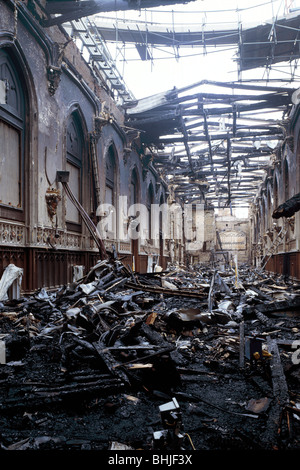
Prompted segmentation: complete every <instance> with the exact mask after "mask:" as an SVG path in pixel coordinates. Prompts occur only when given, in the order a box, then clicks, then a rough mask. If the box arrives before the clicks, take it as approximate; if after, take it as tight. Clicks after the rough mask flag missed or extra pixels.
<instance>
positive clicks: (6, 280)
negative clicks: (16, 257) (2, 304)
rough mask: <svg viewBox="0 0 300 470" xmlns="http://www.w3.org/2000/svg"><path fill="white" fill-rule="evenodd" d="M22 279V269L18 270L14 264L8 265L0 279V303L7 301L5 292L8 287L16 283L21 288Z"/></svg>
mask: <svg viewBox="0 0 300 470" xmlns="http://www.w3.org/2000/svg"><path fill="white" fill-rule="evenodd" d="M22 277H23V269H22V268H18V267H17V266H15V265H14V264H9V265H8V266H7V267H6V268H5V270H4V272H3V274H2V277H1V279H0V301H1V300H5V299H7V291H8V289H9V288H10V286H11V285H12V284H13V283H14V282H15V281H17V282H18V285H19V286H21V283H22Z"/></svg>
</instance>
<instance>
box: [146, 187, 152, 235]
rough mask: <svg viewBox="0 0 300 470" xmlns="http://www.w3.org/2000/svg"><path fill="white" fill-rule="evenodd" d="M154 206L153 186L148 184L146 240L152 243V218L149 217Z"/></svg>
mask: <svg viewBox="0 0 300 470" xmlns="http://www.w3.org/2000/svg"><path fill="white" fill-rule="evenodd" d="M153 204H154V190H153V184H152V183H150V184H149V187H148V194H147V210H148V239H149V241H152V217H151V208H152V205H153Z"/></svg>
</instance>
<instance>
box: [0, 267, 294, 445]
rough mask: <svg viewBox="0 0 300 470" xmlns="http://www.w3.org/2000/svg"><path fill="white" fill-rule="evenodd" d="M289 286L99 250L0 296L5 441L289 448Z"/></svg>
mask: <svg viewBox="0 0 300 470" xmlns="http://www.w3.org/2000/svg"><path fill="white" fill-rule="evenodd" d="M299 294H300V286H299V284H298V283H297V282H295V281H292V280H290V279H284V278H283V277H282V276H275V275H271V274H270V273H266V272H264V271H261V270H258V269H257V270H255V269H253V268H250V267H248V266H240V267H239V268H238V270H237V269H233V268H232V267H230V266H228V267H227V268H226V269H223V270H219V269H218V267H217V266H211V267H208V266H197V267H193V268H182V267H178V266H177V267H170V268H169V270H168V271H165V272H157V273H149V274H137V273H133V272H132V271H131V270H130V268H129V267H125V266H124V265H123V264H122V263H121V262H120V261H119V260H113V261H112V260H109V261H108V260H104V261H99V263H97V264H96V265H95V266H94V267H93V269H91V271H90V272H89V273H87V275H86V276H85V277H84V278H82V279H80V280H79V281H77V282H74V283H73V284H72V285H68V286H64V287H62V288H59V289H56V290H54V291H53V290H52V291H51V290H46V289H40V290H38V291H37V292H35V293H34V294H31V295H27V296H26V295H24V296H23V297H21V298H19V299H17V300H9V299H8V298H7V297H6V299H4V300H2V301H1V302H0V362H1V363H0V422H1V425H0V444H1V449H2V450H3V451H5V450H15V449H16V450H23V449H24V450H27V449H29V450H36V449H38V450H44V449H45V450H49V449H50V450H55V449H60V450H64V449H76V450H77V449H80V450H82V449H87V450H89V449H91V450H111V449H142V450H143V449H144V450H153V449H160V450H174V449H176V450H178V449H181V450H197V449H199V450H206V449H207V450H212V449H214V450H218V449H220V450H224V449H226V450H236V449H248V450H257V449H258V450H264V449H267V450H271V449H292V450H294V449H298V448H299V430H300V422H299V419H300V370H299V362H300V352H299V350H300V329H299V306H300V298H299Z"/></svg>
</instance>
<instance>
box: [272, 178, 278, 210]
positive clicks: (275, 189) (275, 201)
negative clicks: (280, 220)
mask: <svg viewBox="0 0 300 470" xmlns="http://www.w3.org/2000/svg"><path fill="white" fill-rule="evenodd" d="M273 205H274V210H275V209H277V207H278V181H277V176H276V175H275V176H274V185H273Z"/></svg>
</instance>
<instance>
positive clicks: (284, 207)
mask: <svg viewBox="0 0 300 470" xmlns="http://www.w3.org/2000/svg"><path fill="white" fill-rule="evenodd" d="M299 210H300V193H298V194H296V195H295V196H293V197H292V198H290V199H288V200H287V201H285V202H284V203H283V204H281V205H280V206H278V207H277V208H276V209H275V210H274V212H273V214H272V217H273V219H280V217H292V216H293V215H294V214H295V213H296V212H298V211H299Z"/></svg>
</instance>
